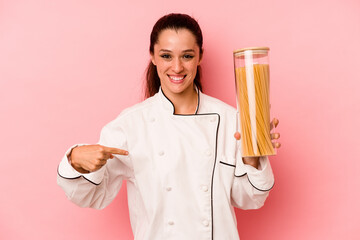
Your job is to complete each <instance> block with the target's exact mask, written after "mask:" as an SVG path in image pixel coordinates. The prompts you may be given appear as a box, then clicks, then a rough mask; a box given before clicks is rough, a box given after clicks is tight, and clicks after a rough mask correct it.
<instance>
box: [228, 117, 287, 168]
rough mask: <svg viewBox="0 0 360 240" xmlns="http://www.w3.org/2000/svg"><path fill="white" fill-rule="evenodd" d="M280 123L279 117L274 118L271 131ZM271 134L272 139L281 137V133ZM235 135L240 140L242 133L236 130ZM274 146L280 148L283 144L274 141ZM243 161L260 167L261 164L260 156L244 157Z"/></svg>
mask: <svg viewBox="0 0 360 240" xmlns="http://www.w3.org/2000/svg"><path fill="white" fill-rule="evenodd" d="M278 124H279V119H277V118H274V119H273V120H272V121H271V123H270V131H271V130H272V129H273V128H274V127H275V128H276V127H277V125H278ZM270 135H271V140H276V139H279V138H280V133H270ZM234 137H235V138H236V140H240V139H241V135H240V133H239V132H236V133H235V134H234ZM272 144H273V146H274V147H275V148H280V147H281V144H280V143H279V142H272ZM243 162H244V163H245V164H248V165H251V166H253V167H255V168H258V166H259V157H243Z"/></svg>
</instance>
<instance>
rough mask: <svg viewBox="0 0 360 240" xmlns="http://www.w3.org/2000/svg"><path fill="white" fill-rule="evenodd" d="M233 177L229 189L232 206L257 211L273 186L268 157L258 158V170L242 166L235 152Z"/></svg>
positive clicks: (239, 156) (239, 157) (240, 159)
mask: <svg viewBox="0 0 360 240" xmlns="http://www.w3.org/2000/svg"><path fill="white" fill-rule="evenodd" d="M236 155H237V157H236V166H235V177H234V182H233V185H232V189H231V198H232V205H233V206H235V207H238V208H241V209H257V208H260V207H262V206H263V205H264V203H265V200H266V198H267V197H268V195H269V191H270V190H271V188H272V187H273V185H274V175H273V172H272V169H271V165H270V162H269V159H268V157H260V166H259V169H256V168H254V167H252V166H250V165H247V164H244V163H243V161H242V157H241V154H240V149H239V150H238V152H237V154H236Z"/></svg>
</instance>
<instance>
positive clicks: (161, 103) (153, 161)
mask: <svg viewBox="0 0 360 240" xmlns="http://www.w3.org/2000/svg"><path fill="white" fill-rule="evenodd" d="M202 43H203V39H202V33H201V29H200V27H199V25H198V23H197V22H196V20H194V19H193V18H191V17H190V16H188V15H185V14H168V15H166V16H163V17H162V18H160V19H159V20H158V21H157V23H156V24H155V25H154V27H153V30H152V33H151V37H150V56H151V61H150V63H149V66H148V69H147V79H146V83H147V85H146V96H147V99H146V100H145V101H143V102H141V103H139V104H136V105H134V106H132V107H130V108H127V109H125V110H123V111H122V112H121V113H120V115H119V116H118V117H117V118H116V119H115V120H113V121H111V122H110V123H108V124H107V125H106V126H104V128H103V129H102V131H101V135H100V140H99V142H98V144H94V145H75V146H73V147H71V148H70V149H69V150H68V151H67V152H66V154H65V156H64V158H63V159H62V161H61V162H60V164H59V167H58V178H57V179H58V184H59V185H60V186H61V187H62V188H63V190H64V191H65V193H66V195H67V197H68V198H69V199H70V200H71V201H72V202H74V203H75V204H77V205H79V206H81V207H91V208H96V209H102V208H104V207H106V206H107V205H108V204H109V203H110V202H111V201H112V200H113V199H114V198H115V197H116V195H117V193H118V192H119V190H120V188H121V184H122V182H123V180H127V190H128V202H129V212H130V221H131V226H132V230H133V233H134V238H135V240H163V239H166V240H192V239H193V240H202V239H204V240H205V239H209V240H236V239H239V235H238V232H237V226H236V216H235V212H234V207H238V208H241V209H256V208H260V207H261V206H263V204H264V202H265V200H266V198H267V196H268V194H269V190H270V189H271V188H272V187H273V185H274V176H273V172H272V170H271V166H270V162H269V160H268V158H267V157H260V158H259V157H250V158H243V157H242V156H241V149H240V143H239V141H237V140H239V139H240V137H241V136H240V134H239V133H238V132H236V131H237V115H238V114H237V111H236V110H235V109H234V108H233V107H231V106H229V105H227V104H225V103H223V102H221V101H220V100H218V99H215V98H213V97H210V96H208V95H206V94H204V93H203V92H202V86H201V81H200V63H201V59H202V55H203V48H202ZM277 123H278V120H276V119H275V120H274V121H273V122H272V125H273V126H275V125H277ZM234 133H235V138H234ZM272 136H273V138H279V134H273V135H272ZM275 146H276V147H280V144H279V143H277V145H275ZM119 239H120V236H119Z"/></svg>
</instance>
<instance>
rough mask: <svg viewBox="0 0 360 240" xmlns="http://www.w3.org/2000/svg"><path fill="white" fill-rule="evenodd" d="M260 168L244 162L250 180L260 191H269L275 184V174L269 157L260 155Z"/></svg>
mask: <svg viewBox="0 0 360 240" xmlns="http://www.w3.org/2000/svg"><path fill="white" fill-rule="evenodd" d="M259 161H260V166H259V168H260V169H256V168H254V167H253V166H250V165H247V164H244V166H245V169H246V172H247V176H248V179H249V182H250V183H251V185H252V186H253V187H254V188H256V189H257V190H259V191H269V190H270V189H271V188H272V187H273V186H274V174H273V172H272V169H271V165H270V162H269V159H268V157H260V160H259Z"/></svg>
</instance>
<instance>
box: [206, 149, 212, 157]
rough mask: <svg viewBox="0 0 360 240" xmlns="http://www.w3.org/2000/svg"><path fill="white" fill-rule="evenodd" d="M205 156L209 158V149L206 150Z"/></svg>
mask: <svg viewBox="0 0 360 240" xmlns="http://www.w3.org/2000/svg"><path fill="white" fill-rule="evenodd" d="M205 155H206V156H208V157H210V156H211V150H210V149H208V150H206V151H205Z"/></svg>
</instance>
